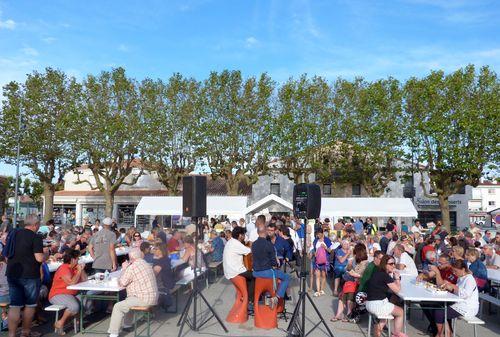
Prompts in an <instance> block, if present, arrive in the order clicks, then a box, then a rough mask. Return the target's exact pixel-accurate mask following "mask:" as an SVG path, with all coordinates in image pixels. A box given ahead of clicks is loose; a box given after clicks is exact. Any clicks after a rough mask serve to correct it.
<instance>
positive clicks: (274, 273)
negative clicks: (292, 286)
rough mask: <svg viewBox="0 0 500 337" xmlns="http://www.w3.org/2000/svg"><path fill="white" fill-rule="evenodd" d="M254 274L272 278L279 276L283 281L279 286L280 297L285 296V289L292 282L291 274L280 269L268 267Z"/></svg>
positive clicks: (278, 293)
mask: <svg viewBox="0 0 500 337" xmlns="http://www.w3.org/2000/svg"><path fill="white" fill-rule="evenodd" d="M253 276H254V277H261V278H270V279H272V278H277V279H279V280H281V283H280V284H279V286H278V291H277V295H278V297H280V298H283V297H285V291H286V288H288V283H289V282H290V275H288V274H286V273H284V272H283V271H281V270H280V269H266V270H259V271H254V272H253Z"/></svg>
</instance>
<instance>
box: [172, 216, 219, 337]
mask: <svg viewBox="0 0 500 337" xmlns="http://www.w3.org/2000/svg"><path fill="white" fill-rule="evenodd" d="M193 220H194V222H195V224H196V231H195V239H194V244H195V246H194V280H193V290H192V291H191V294H190V295H189V298H188V300H187V303H186V306H185V307H184V309H183V310H182V314H181V317H180V318H179V321H178V322H177V326H180V327H181V328H180V330H179V334H178V335H177V336H178V337H181V335H182V330H183V329H184V326H185V325H187V326H188V327H189V328H190V329H191V330H193V331H199V330H200V328H201V327H202V326H203V325H205V324H206V323H207V322H208V321H209V320H211V319H212V318H213V317H215V318H216V319H217V321H218V322H219V325H220V326H221V327H222V328H223V329H224V331H225V332H226V333H228V332H229V331H228V330H227V328H226V326H225V325H224V323H223V322H222V320H221V319H220V317H219V315H217V313H216V312H215V310H214V308H212V306H211V305H210V304H209V303H208V301H207V299H206V298H205V296H203V293H202V291H201V290H200V289H199V288H198V238H199V237H200V232H201V230H202V226H201V218H199V217H193ZM200 271H201V268H200ZM198 296H199V297H201V299H202V300H203V302H205V304H206V306H207V307H208V309H209V310H210V312H211V313H212V315H211V316H209V317H208V318H207V319H205V320H204V321H203V322H202V323H200V322H199V321H198V320H197V318H198V317H197V314H198V312H197V301H198ZM191 305H192V306H193V315H192V317H188V316H189V309H190V308H191Z"/></svg>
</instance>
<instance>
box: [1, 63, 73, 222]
mask: <svg viewBox="0 0 500 337" xmlns="http://www.w3.org/2000/svg"><path fill="white" fill-rule="evenodd" d="M80 94H81V85H80V84H79V83H77V82H76V80H75V79H74V78H69V77H68V76H67V75H66V74H65V73H64V72H62V71H60V70H54V69H51V68H47V69H45V72H44V73H39V72H36V71H35V72H33V73H32V74H29V75H28V76H27V78H26V81H25V82H24V83H22V84H21V83H17V82H10V83H8V84H7V85H6V86H5V87H4V91H3V96H4V101H3V105H2V110H1V113H0V153H1V154H2V157H3V158H4V161H5V162H7V163H9V164H14V163H15V161H16V148H17V141H18V139H19V142H20V160H21V165H22V166H25V167H27V168H28V169H29V170H30V172H31V173H32V174H33V175H34V176H35V177H37V179H39V181H40V182H41V183H42V184H44V190H45V193H46V196H47V197H49V199H50V200H49V202H48V203H46V205H47V207H48V208H49V209H47V208H46V210H45V217H46V219H45V220H47V219H48V218H47V217H50V216H51V214H52V199H53V192H54V191H55V189H56V188H57V186H58V184H59V183H61V182H62V180H63V177H64V174H65V173H66V171H68V170H69V169H70V168H71V165H72V163H73V162H74V158H73V157H72V156H71V152H70V150H69V149H70V141H69V137H68V130H69V129H70V127H71V125H72V124H73V123H75V121H74V120H72V119H71V116H73V112H74V111H75V110H76V109H77V106H78V102H79V100H80ZM20 113H22V130H19V122H18V117H19V114H20Z"/></svg>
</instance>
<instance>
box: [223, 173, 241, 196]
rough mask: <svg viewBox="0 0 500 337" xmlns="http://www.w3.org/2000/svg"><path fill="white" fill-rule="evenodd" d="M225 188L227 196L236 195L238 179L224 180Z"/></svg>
mask: <svg viewBox="0 0 500 337" xmlns="http://www.w3.org/2000/svg"><path fill="white" fill-rule="evenodd" d="M226 188H227V195H231V196H234V195H238V190H239V188H240V181H239V179H235V178H234V177H228V178H227V179H226Z"/></svg>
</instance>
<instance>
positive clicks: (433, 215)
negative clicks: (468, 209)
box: [418, 211, 457, 231]
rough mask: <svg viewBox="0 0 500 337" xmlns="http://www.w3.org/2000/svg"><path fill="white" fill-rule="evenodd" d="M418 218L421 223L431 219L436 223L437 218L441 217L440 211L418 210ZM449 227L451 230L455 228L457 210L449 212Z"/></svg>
mask: <svg viewBox="0 0 500 337" xmlns="http://www.w3.org/2000/svg"><path fill="white" fill-rule="evenodd" d="M418 219H419V220H420V222H421V223H423V224H426V223H428V222H431V221H432V222H434V223H436V222H437V221H438V220H439V219H441V212H432V211H425V212H418ZM450 228H451V230H452V231H454V230H456V229H457V212H450Z"/></svg>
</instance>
